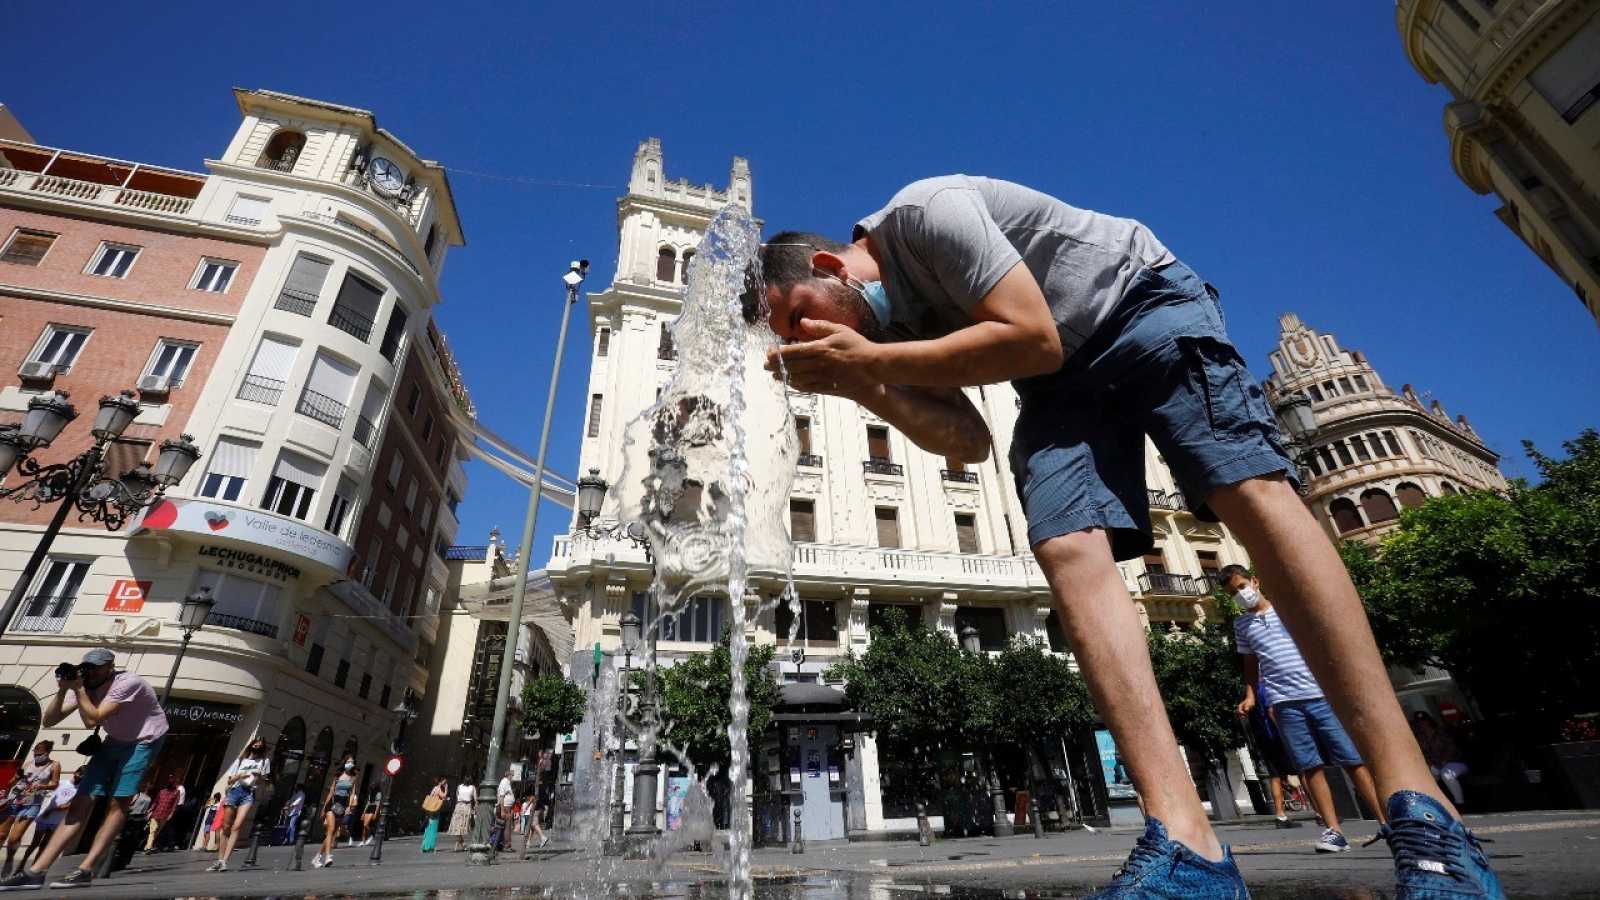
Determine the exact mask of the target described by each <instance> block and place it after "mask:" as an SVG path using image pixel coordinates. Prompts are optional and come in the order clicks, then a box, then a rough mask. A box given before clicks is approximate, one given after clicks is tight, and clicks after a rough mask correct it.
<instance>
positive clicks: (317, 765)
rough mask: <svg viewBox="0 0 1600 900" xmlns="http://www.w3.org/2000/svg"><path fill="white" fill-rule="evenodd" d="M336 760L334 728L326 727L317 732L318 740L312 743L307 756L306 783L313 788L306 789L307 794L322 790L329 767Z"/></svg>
mask: <svg viewBox="0 0 1600 900" xmlns="http://www.w3.org/2000/svg"><path fill="white" fill-rule="evenodd" d="M335 762H337V760H335V759H334V758H333V729H332V728H324V729H322V731H320V732H318V733H317V741H316V743H314V744H312V745H311V752H310V753H309V754H308V755H307V756H306V784H308V785H311V789H310V790H308V791H306V793H307V794H311V793H314V792H316V791H320V790H322V783H323V780H324V779H326V778H327V776H328V768H329V767H330V766H332V765H333V764H334V763H335ZM308 799H309V798H308Z"/></svg>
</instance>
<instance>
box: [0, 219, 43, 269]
mask: <svg viewBox="0 0 1600 900" xmlns="http://www.w3.org/2000/svg"><path fill="white" fill-rule="evenodd" d="M55 242H56V236H55V235H53V234H51V233H50V232H48V231H34V230H32V229H30V228H18V229H17V230H16V231H13V232H12V233H11V240H9V241H6V246H5V249H4V250H0V262H8V263H15V264H17V265H19V266H37V265H38V264H39V263H41V262H43V261H44V255H45V254H46V253H49V252H50V245H51V244H54V243H55Z"/></svg>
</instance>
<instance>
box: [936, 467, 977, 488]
mask: <svg viewBox="0 0 1600 900" xmlns="http://www.w3.org/2000/svg"><path fill="white" fill-rule="evenodd" d="M939 477H941V478H943V479H944V480H945V481H954V482H956V483H957V484H977V483H978V473H977V472H968V471H966V470H965V469H940V470H939Z"/></svg>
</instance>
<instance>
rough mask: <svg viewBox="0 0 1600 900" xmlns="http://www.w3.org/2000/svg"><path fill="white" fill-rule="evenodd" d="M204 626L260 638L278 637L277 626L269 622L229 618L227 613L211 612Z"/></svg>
mask: <svg viewBox="0 0 1600 900" xmlns="http://www.w3.org/2000/svg"><path fill="white" fill-rule="evenodd" d="M206 624H207V625H215V626H217V627H218V628H232V629H233V630H235V631H247V632H249V633H251V634H259V635H261V636H262V637H269V638H276V637H277V636H278V626H276V625H274V624H272V623H271V622H262V621H258V620H256V619H247V618H245V617H244V616H230V615H228V614H227V613H219V612H212V613H211V614H209V615H207V616H206Z"/></svg>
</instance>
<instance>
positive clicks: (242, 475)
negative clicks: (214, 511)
mask: <svg viewBox="0 0 1600 900" xmlns="http://www.w3.org/2000/svg"><path fill="white" fill-rule="evenodd" d="M259 449H260V447H259V446H257V445H255V444H246V443H245V442H243V441H237V440H234V439H233V438H226V437H225V438H221V439H220V440H218V441H217V447H216V449H215V450H213V451H212V452H211V467H210V469H209V470H207V472H206V478H205V481H204V482H202V483H201V485H200V496H202V497H217V498H220V499H223V500H237V499H239V495H240V494H242V493H243V492H244V488H245V485H246V483H248V481H249V479H250V470H251V468H252V467H253V466H254V465H255V464H256V451H257V450H259Z"/></svg>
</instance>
